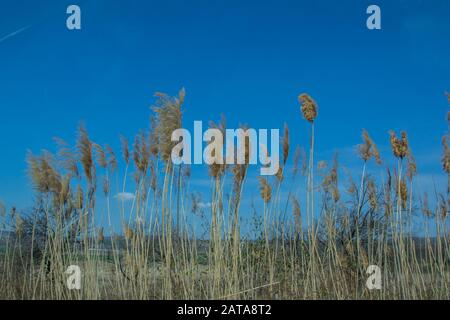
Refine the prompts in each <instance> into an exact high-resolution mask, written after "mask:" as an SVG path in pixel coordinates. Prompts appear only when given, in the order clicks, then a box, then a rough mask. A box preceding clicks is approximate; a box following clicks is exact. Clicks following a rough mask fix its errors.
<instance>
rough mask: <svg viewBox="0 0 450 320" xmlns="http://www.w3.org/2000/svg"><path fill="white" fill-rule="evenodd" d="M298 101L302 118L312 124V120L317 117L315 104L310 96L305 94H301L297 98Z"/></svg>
mask: <svg viewBox="0 0 450 320" xmlns="http://www.w3.org/2000/svg"><path fill="white" fill-rule="evenodd" d="M298 101H299V102H300V104H301V111H302V113H303V116H304V117H305V119H306V120H308V121H309V122H314V119H315V118H316V117H317V109H318V108H317V103H316V102H315V101H314V99H313V98H311V96H309V95H308V94H306V93H302V94H300V95H299V96H298Z"/></svg>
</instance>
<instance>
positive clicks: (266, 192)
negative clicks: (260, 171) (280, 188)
mask: <svg viewBox="0 0 450 320" xmlns="http://www.w3.org/2000/svg"><path fill="white" fill-rule="evenodd" d="M258 180H259V188H260V192H261V198H262V199H263V201H264V202H265V203H268V202H269V201H270V199H271V197H272V188H271V187H270V185H269V183H268V182H267V179H266V178H264V177H259V178H258Z"/></svg>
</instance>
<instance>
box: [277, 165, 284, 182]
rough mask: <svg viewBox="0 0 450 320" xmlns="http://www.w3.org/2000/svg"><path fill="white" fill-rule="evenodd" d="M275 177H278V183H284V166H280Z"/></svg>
mask: <svg viewBox="0 0 450 320" xmlns="http://www.w3.org/2000/svg"><path fill="white" fill-rule="evenodd" d="M275 176H276V177H277V180H278V182H280V183H281V182H282V181H283V179H284V176H283V167H282V166H280V167H279V168H278V171H277V173H276V175H275Z"/></svg>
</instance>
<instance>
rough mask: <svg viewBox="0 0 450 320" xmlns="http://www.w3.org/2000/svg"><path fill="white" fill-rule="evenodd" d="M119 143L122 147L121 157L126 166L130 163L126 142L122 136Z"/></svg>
mask: <svg viewBox="0 0 450 320" xmlns="http://www.w3.org/2000/svg"><path fill="white" fill-rule="evenodd" d="M120 143H121V145H122V156H123V159H124V160H125V163H126V164H127V165H128V164H129V163H130V148H129V147H128V140H127V138H125V137H124V136H120Z"/></svg>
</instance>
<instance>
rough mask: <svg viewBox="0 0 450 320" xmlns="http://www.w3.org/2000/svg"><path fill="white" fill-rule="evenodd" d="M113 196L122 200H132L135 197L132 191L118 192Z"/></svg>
mask: <svg viewBox="0 0 450 320" xmlns="http://www.w3.org/2000/svg"><path fill="white" fill-rule="evenodd" d="M114 198H116V199H119V200H122V201H132V200H134V198H135V195H134V193H130V192H119V193H118V194H116V195H115V196H114Z"/></svg>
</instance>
